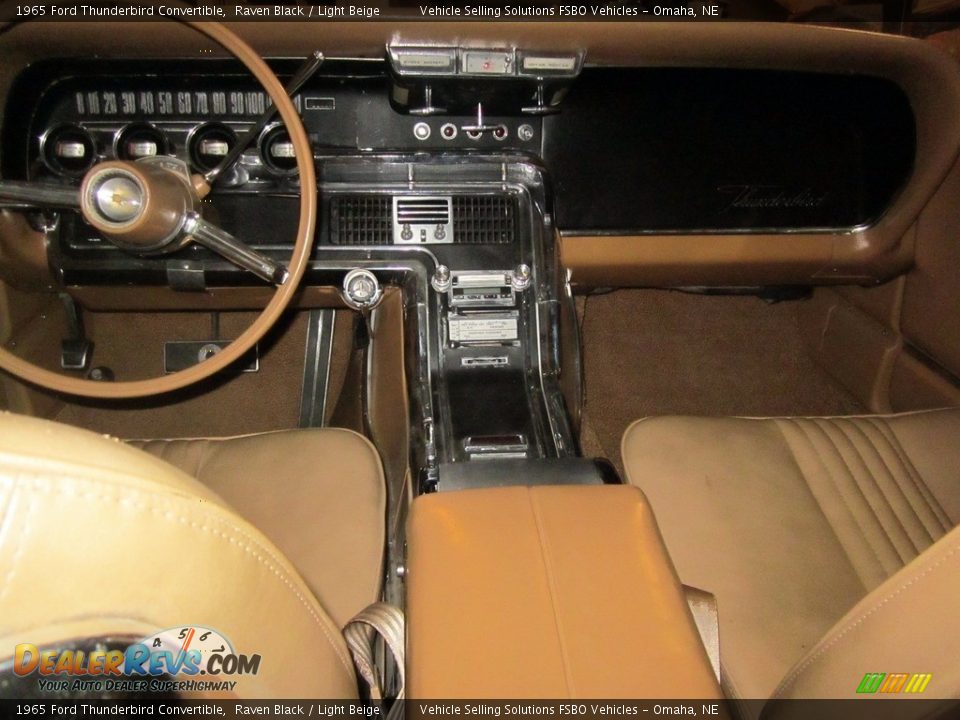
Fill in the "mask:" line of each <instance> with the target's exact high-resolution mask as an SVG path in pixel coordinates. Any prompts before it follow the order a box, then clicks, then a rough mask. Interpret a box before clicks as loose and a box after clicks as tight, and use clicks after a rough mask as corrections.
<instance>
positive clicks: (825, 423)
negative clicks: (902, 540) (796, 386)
mask: <svg viewBox="0 0 960 720" xmlns="http://www.w3.org/2000/svg"><path fill="white" fill-rule="evenodd" d="M838 419H839V418H827V419H824V420H820V421H814V423H813V425H814V427H815V428H817V430H818V431H819V432H820V433H821V434H822V435H823V436H824V437H825V438H827V440H828V441H829V442H830V444H831V445H832V446H833V449H834V451H835V454H836V456H837V458H838V459H839V460H840V462H841V463H842V465H843V468H844V470H846V473H847V475H848V476H849V477H850V480H851V481H852V483H853V486H854V487H855V488H856V489H857V492H858V493H859V495H860V498H861V499H862V500H863V505H864V506H865V508H866V509H867V511H868V513H869V515H871V516H873V519H874V520H876V522H877V525H878V526H879V528H880V532H881V539H884V538H885V539H886V540H887V544H888V545H889V546H890V548H891V549H892V550H893V552H894V554H895V555H896V556H897V557H898V558H900V563H901V566H902V565H905V564H906V563H907V561H908V558H906V557H904V555H903V553H901V552H900V550H899V548H897V546H896V543H894V542H893V540H891V539H890V532H889V531H888V530H887V528H886V526H885V524H884V522H883V518H881V517H880V513H879V512H878V511H877V509H876V508H875V507H874V506H873V504H872V503H871V502H870V499H869V498H868V497H867V493H866V492H865V491H864V484H866V483H870V482H872V483H873V484H874V485H876V480H874V479H873V477H871V476H870V473H869V472H867V473H866V474H867V476H868V478H867V480H865V481H864V482H861V481H860V479H859V478H858V476H857V473H855V472H854V470H853V467H852V466H851V465H850V463H849V462H847V459H846V458H845V457H844V456H843V452H842V451H841V448H840V443H839V442H838V440H836V439H834V438H833V437H831V435H830V433H829V432H827V430H826V429H825V428H826V427H831V428H833V429H834V430H836V431H837V432H838V433H839V434H840V436H841V437H842V438H843V440H845V441H846V443H847V444H848V445H849V446H850V450H851V452H853V454H854V455H856V457H857V458H859V460H860V462H861V463H862V464H863V465H864V466H866V463H865V462H864V460H863V455H862V454H861V453H860V451H859V450H858V449H857V446H856V445H854V443H853V441H852V440H851V439H850V438H849V436H848V435H847V433H846V432H845V431H844V429H843V427H842V425H841V424H840V423H839V422H838ZM880 495H881V497H882V496H883V492H880ZM884 499H886V498H884ZM863 532H864V533H866V528H863ZM878 558H879V555H878ZM911 559H912V558H911ZM881 565H883V561H882V560H881ZM884 574H885V575H887V576H889V575H890V572H889V571H888V570H887V569H886V568H884Z"/></svg>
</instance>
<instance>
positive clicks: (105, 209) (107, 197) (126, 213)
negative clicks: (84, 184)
mask: <svg viewBox="0 0 960 720" xmlns="http://www.w3.org/2000/svg"><path fill="white" fill-rule="evenodd" d="M93 205H94V208H95V209H96V211H97V212H98V213H99V214H100V216H101V217H103V219H104V220H108V221H111V222H115V223H120V224H124V223H128V222H130V221H131V220H135V219H136V218H137V216H139V215H140V213H141V212H142V211H143V188H142V187H141V186H140V183H138V182H137V181H136V180H134V179H133V178H132V177H130V176H128V175H120V174H116V175H107V176H105V177H104V178H103V179H102V180H100V181H99V182H97V183H96V184H95V186H94V189H93Z"/></svg>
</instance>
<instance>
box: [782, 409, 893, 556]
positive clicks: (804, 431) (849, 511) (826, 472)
mask: <svg viewBox="0 0 960 720" xmlns="http://www.w3.org/2000/svg"><path fill="white" fill-rule="evenodd" d="M784 420H785V421H786V422H788V423H791V424H793V425H795V426H796V427H797V429H798V430H799V431H800V433H801V434H802V435H803V436H804V438H805V439H806V440H807V442H808V443H809V444H810V448H811V450H812V451H813V456H814V457H815V458H816V460H817V462H818V463H819V464H820V467H821V468H823V470H824V475H825V476H826V479H827V481H828V482H829V483H830V484H831V485H832V486H833V488H834V491H835V492H836V494H837V497H839V498H840V502H841V503H843V506H844V508H846V510H847V514H848V515H849V516H850V520H851V521H852V522H853V524H854V525H855V526H856V527H857V528H858V529H859V530H860V535H861V537H862V539H863V543H864V545H865V546H866V547H867V548H868V549H869V550H870V553H871V554H872V555H873V557H874V558H875V559H876V561H877V564H878V565H879V566H880V571H881V572H882V573H883V574H884V575H886V574H887V569H886V568H885V567H884V564H883V560H881V559H880V553H878V552H877V549H876V548H875V547H874V546H873V543H872V542H870V539H869V538H868V537H867V534H866V531H865V529H864V527H863V524H862V523H861V522H860V519H859V518H858V517H857V514H856V513H855V512H854V511H853V508H852V507H851V506H850V503H849V502H848V501H847V498H846V497H844V494H843V491H842V490H841V489H840V486H839V485H838V484H837V483H836V482H834V480H833V473H831V472H830V470H829V468H827V466H826V465H825V464H824V462H823V460H822V459H821V458H820V455H819V453H817V451H816V444H815V443H814V441H813V439H812V437H811V436H810V433H809V431H808V430H807V428H805V427H804V426H803V425H802V424H801V423H800V422H799V419H797V418H784ZM828 440H829V438H828ZM800 474H801V476H802V477H803V481H804V482H805V483H806V485H807V487H808V488H810V492H811V493H813V496H814V498H816V497H817V494H816V493H815V492H814V491H813V487H812V486H811V485H810V481H809V480H808V479H807V476H806V473H804V472H803V471H802V470H801V471H800ZM817 504H818V505H819V504H820V502H819V501H818V502H817ZM821 512H823V507H822V505H821ZM823 516H824V518H826V520H827V524H828V525H830V527H831V528H833V532H834V534H836V536H837V540H839V541H840V546H841V547H843V544H844V543H843V539H842V538H841V537H840V532H839V530H838V529H837V528H835V527H833V523H832V522H830V517H829V516H828V515H827V514H826V513H825V512H823ZM844 552H845V553H846V550H844ZM847 555H848V557H849V553H847Z"/></svg>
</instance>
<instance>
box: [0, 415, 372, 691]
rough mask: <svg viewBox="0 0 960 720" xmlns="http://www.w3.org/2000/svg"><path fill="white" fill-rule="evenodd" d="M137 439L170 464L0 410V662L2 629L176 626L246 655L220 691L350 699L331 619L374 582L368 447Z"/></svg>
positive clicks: (296, 434) (311, 441)
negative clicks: (255, 658)
mask: <svg viewBox="0 0 960 720" xmlns="http://www.w3.org/2000/svg"><path fill="white" fill-rule="evenodd" d="M140 445H141V446H143V447H145V448H146V449H147V450H150V451H151V452H153V453H154V454H156V455H158V456H160V457H163V458H164V459H165V460H168V461H170V462H172V463H173V464H175V465H177V466H179V467H180V468H181V469H182V470H185V471H187V472H182V471H181V470H179V469H177V468H175V467H173V466H172V465H171V464H169V463H168V462H163V461H162V460H160V459H158V458H157V457H154V456H152V455H150V454H147V453H145V452H142V451H141V450H138V449H135V448H133V447H130V446H128V445H126V444H124V443H121V442H119V441H117V440H114V439H112V438H106V437H103V436H99V435H95V434H93V433H89V432H86V431H83V430H79V429H76V428H71V427H68V426H65V425H60V424H57V423H52V422H48V421H43V420H37V419H32V418H27V417H23V416H17V415H12V414H10V413H0V667H2V666H3V664H4V662H5V661H7V660H9V656H10V655H11V654H12V651H13V648H14V646H15V645H16V644H18V643H34V644H36V645H38V646H42V645H44V644H53V645H54V646H56V645H57V644H58V643H63V642H67V641H71V640H78V639H79V640H84V639H87V638H102V637H108V636H112V637H118V636H119V637H122V638H127V639H136V638H143V637H147V636H150V635H155V634H156V633H157V632H158V631H160V630H163V629H166V628H171V627H179V626H184V625H187V624H193V625H202V626H209V627H213V628H215V629H216V630H217V631H219V632H220V633H222V634H223V635H224V636H226V637H227V638H228V639H229V640H230V641H232V643H233V647H234V649H235V650H236V651H237V652H240V653H247V654H254V653H256V654H259V655H261V657H262V662H261V665H260V670H259V672H258V673H257V674H256V675H255V676H254V675H245V676H242V677H234V678H233V679H235V680H237V681H238V685H237V687H236V690H235V694H237V695H240V696H246V697H260V698H279V697H299V698H306V697H318V698H320V697H355V696H356V693H357V684H356V678H355V675H354V671H353V665H352V662H351V659H350V656H349V652H348V651H347V648H346V646H345V644H344V641H343V639H342V637H341V634H340V628H341V626H342V625H343V624H344V623H345V622H346V621H347V620H348V619H349V618H350V617H351V616H352V615H353V614H354V613H356V612H357V611H358V610H360V609H362V608H363V607H365V606H366V605H368V604H369V603H371V602H374V601H375V600H376V599H377V597H378V593H379V586H380V576H381V570H382V557H383V547H384V512H385V510H384V506H385V488H384V482H383V476H382V471H381V467H380V461H379V458H378V456H377V453H376V451H375V450H374V448H373V446H372V445H371V444H370V443H369V442H367V441H366V440H365V439H364V438H362V437H360V436H359V435H356V434H355V433H352V432H350V431H346V430H328V429H324V430H305V431H289V432H278V433H269V434H264V435H252V436H247V437H241V438H233V439H224V440H176V441H150V442H146V443H140ZM191 475H192V476H194V477H196V478H199V480H200V481H201V482H198V481H197V480H196V479H194V477H191Z"/></svg>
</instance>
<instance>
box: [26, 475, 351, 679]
mask: <svg viewBox="0 0 960 720" xmlns="http://www.w3.org/2000/svg"><path fill="white" fill-rule="evenodd" d="M21 479H24V480H25V482H26V483H28V484H29V485H31V487H32V488H33V489H34V490H36V491H38V492H41V493H43V494H44V495H54V496H58V495H60V496H71V495H72V496H74V497H81V498H87V499H90V500H94V501H106V502H110V503H113V504H115V505H127V506H129V507H132V508H133V509H135V510H140V511H141V512H142V511H146V512H148V513H150V514H151V515H154V516H156V517H158V518H161V519H164V520H167V521H173V520H176V521H178V522H179V523H180V524H182V525H187V526H189V527H191V528H193V529H194V530H199V531H200V532H203V533H206V534H208V535H212V536H214V537H217V538H219V539H221V540H224V541H226V542H228V543H229V544H231V545H237V546H238V547H239V548H240V549H241V550H243V551H244V552H245V553H247V554H248V555H250V556H252V557H253V558H254V559H255V560H257V562H258V563H260V564H261V565H263V566H264V567H265V568H267V569H268V570H269V571H270V572H272V573H273V574H274V575H275V576H276V577H277V579H279V580H280V581H281V582H282V583H283V584H284V585H285V586H286V587H287V588H288V589H289V590H290V592H291V593H292V594H293V595H294V596H295V597H296V598H297V599H298V600H299V601H300V603H301V604H302V605H303V606H304V608H305V609H306V610H307V612H308V614H309V615H310V617H311V618H312V619H313V621H314V622H315V623H316V625H317V627H319V628H320V631H321V632H322V633H323V634H324V636H325V637H326V638H327V641H328V642H329V643H330V646H331V648H332V649H333V651H334V652H335V653H336V655H337V657H338V658H339V659H340V662H341V663H342V664H343V666H344V668H346V669H347V671H348V672H349V673H351V675H352V674H353V672H354V671H353V665H352V664H351V663H350V662H348V661H347V659H346V657H345V656H344V655H343V654H342V653H341V651H340V649H339V648H337V646H336V644H335V643H334V641H333V638H332V637H331V636H330V633H329V632H328V630H327V628H326V627H325V626H324V623H323V619H322V618H321V616H320V615H318V614H317V612H316V611H315V610H314V609H313V608H312V607H310V604H309V602H308V601H307V599H306V598H305V597H304V596H303V593H301V592H300V591H299V590H297V588H296V587H295V586H294V584H293V583H292V582H291V581H290V578H289V573H288V572H287V571H286V570H285V569H284V568H283V567H282V565H281V564H280V563H279V562H278V561H277V557H276V555H275V554H274V553H273V552H272V551H271V550H270V549H269V548H268V547H266V546H264V545H263V544H262V543H261V542H259V541H258V540H257V539H256V538H254V537H253V536H251V535H249V534H248V533H247V532H245V531H244V530H243V529H242V528H240V527H238V526H236V525H231V524H230V521H229V519H227V518H218V517H216V514H212V513H210V512H209V511H208V512H207V514H208V515H210V516H211V518H212V519H214V520H217V521H219V522H221V523H223V524H224V525H225V526H226V529H227V530H229V531H231V532H232V533H234V534H235V535H237V536H239V537H240V538H242V539H243V540H244V541H246V543H247V544H246V545H243V544H241V543H238V542H237V538H236V537H231V536H230V535H229V534H228V533H227V532H224V531H223V530H218V529H216V528H213V527H210V526H208V525H202V524H198V523H197V522H196V521H194V520H191V519H190V518H188V517H186V516H185V515H183V514H182V513H177V512H176V511H173V510H161V509H160V508H157V507H154V506H152V505H150V504H148V503H146V502H138V501H137V500H136V499H135V498H134V497H133V496H132V495H128V496H127V497H122V496H119V495H111V494H105V493H97V492H95V491H80V492H74V491H72V490H70V489H65V488H60V489H54V488H52V487H50V486H49V485H48V484H47V483H46V482H44V478H42V477H40V476H35V477H33V478H27V476H26V475H22V476H21ZM65 479H66V480H68V481H70V482H73V483H78V482H79V483H83V482H84V481H83V480H77V479H73V478H65ZM31 503H32V498H31ZM257 551H259V552H260V553H262V554H258V553H257ZM264 556H266V557H264ZM268 559H269V560H273V563H272V564H271V563H270V562H268Z"/></svg>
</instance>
